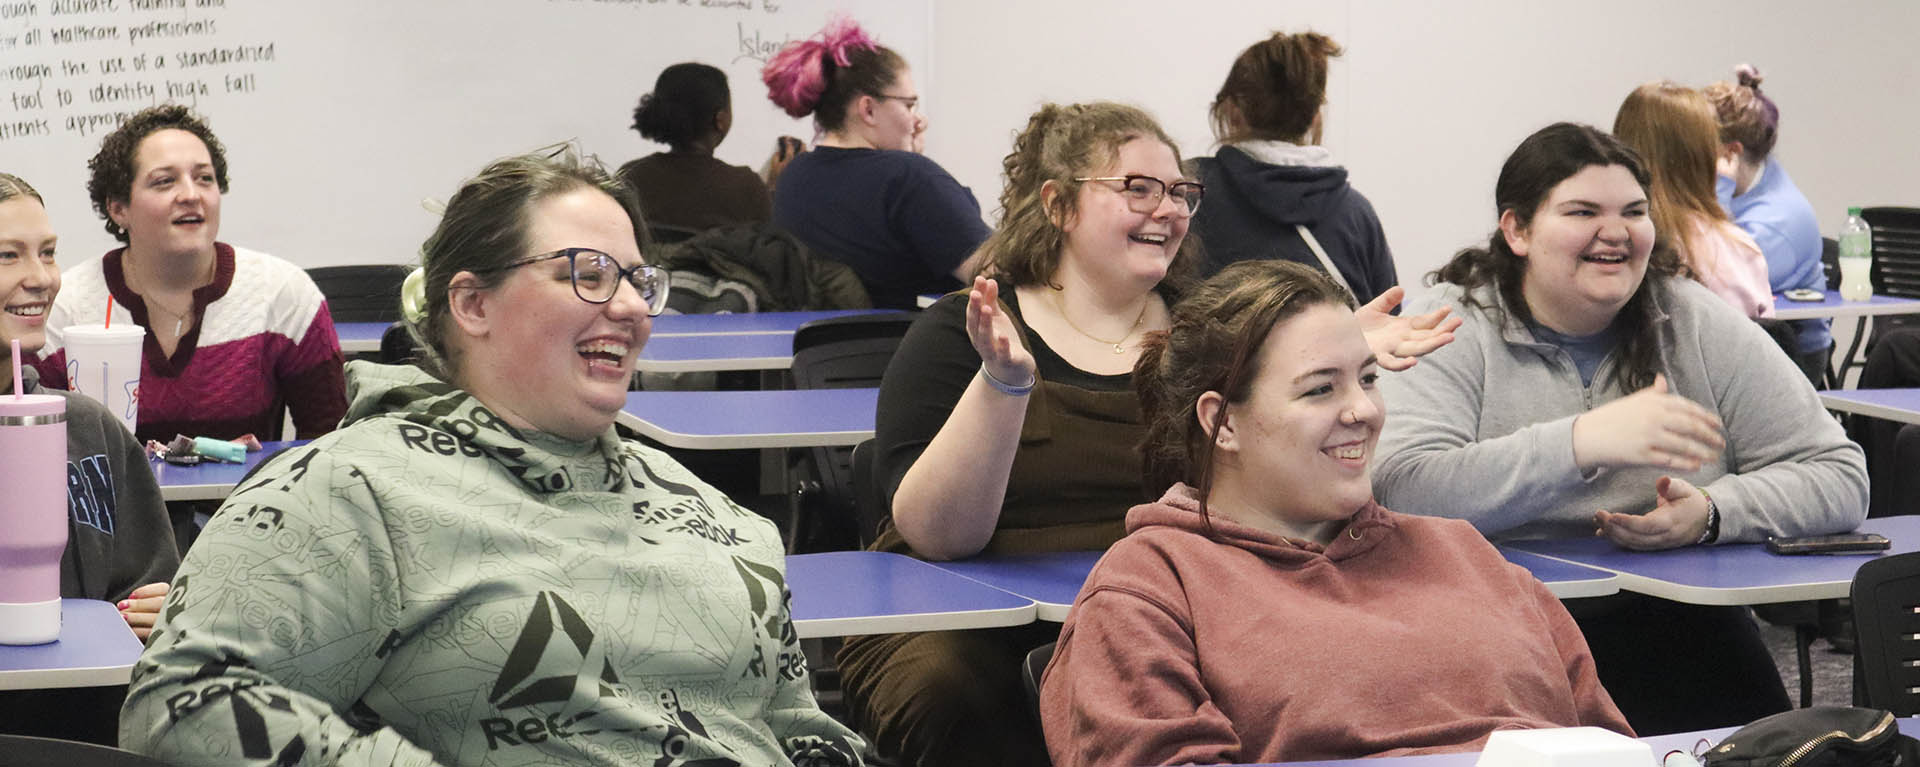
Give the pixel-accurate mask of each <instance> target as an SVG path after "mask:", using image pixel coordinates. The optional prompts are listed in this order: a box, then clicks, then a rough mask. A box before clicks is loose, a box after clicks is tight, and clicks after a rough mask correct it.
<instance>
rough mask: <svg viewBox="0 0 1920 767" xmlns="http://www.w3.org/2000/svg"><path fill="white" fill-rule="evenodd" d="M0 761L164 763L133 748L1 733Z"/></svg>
mask: <svg viewBox="0 0 1920 767" xmlns="http://www.w3.org/2000/svg"><path fill="white" fill-rule="evenodd" d="M0 764H5V765H8V767H79V766H80V765H86V767H167V763H166V762H163V761H160V760H158V759H154V758H153V757H149V756H141V755H140V754H136V753H134V752H132V751H122V750H120V749H117V748H109V747H107V746H96V745H94V744H92V743H80V742H78V741H71V740H54V739H53V738H32V737H28V736H25V735H0Z"/></svg>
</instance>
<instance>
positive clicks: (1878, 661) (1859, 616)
mask: <svg viewBox="0 0 1920 767" xmlns="http://www.w3.org/2000/svg"><path fill="white" fill-rule="evenodd" d="M1852 595H1853V625H1854V631H1855V632H1856V634H1857V635H1858V637H1859V641H1858V643H1857V647H1856V649H1855V652H1854V656H1853V658H1854V664H1855V672H1856V673H1855V674H1854V677H1855V679H1854V683H1855V684H1856V685H1857V686H1858V691H1857V692H1856V695H1855V696H1854V697H1855V698H1856V700H1857V701H1858V702H1859V703H1860V704H1862V705H1866V706H1871V707H1873V708H1884V709H1886V710H1888V711H1892V712H1893V713H1894V715H1895V716H1913V715H1914V714H1916V713H1920V552H1909V553H1906V554H1894V555H1890V556H1883V557H1880V558H1878V559H1874V560H1872V561H1869V562H1867V563H1866V564H1863V565H1861V566H1860V570H1859V571H1858V572H1855V573H1854V575H1853V594H1852Z"/></svg>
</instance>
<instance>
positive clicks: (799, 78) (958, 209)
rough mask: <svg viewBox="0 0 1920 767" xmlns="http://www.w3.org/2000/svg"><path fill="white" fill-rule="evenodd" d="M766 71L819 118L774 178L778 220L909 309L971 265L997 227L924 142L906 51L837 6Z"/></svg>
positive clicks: (799, 108)
mask: <svg viewBox="0 0 1920 767" xmlns="http://www.w3.org/2000/svg"><path fill="white" fill-rule="evenodd" d="M760 77H761V80H762V81H764V82H765V83H766V84H767V98H769V99H771V100H772V101H773V103H774V104H775V105H777V106H779V107H780V108H781V109H782V110H784V111H785V112H786V113H787V114H789V115H792V116H794V117H806V116H807V115H813V119H814V124H815V126H816V127H817V129H818V133H817V139H816V141H815V145H814V148H813V150H812V151H809V152H806V153H804V154H802V155H800V156H799V157H796V158H794V160H793V161H792V163H791V164H789V165H788V166H787V168H786V169H785V170H784V171H783V172H782V173H781V175H780V179H779V182H778V185H777V186H776V187H775V188H774V198H773V223H774V225H775V226H778V227H780V228H783V229H786V230H787V231H790V232H792V233H793V234H794V236H796V237H798V238H800V241H801V242H803V243H805V244H806V245H807V247H809V248H812V249H813V250H814V251H816V252H818V253H820V254H822V255H824V256H826V257H827V258H831V259H833V260H835V261H839V262H841V263H843V264H846V265H847V266H848V267H850V268H852V269H853V271H854V273H855V274H858V275H860V281H861V282H862V283H863V284H865V285H866V288H867V293H868V294H870V295H871V296H872V297H873V303H874V305H875V306H879V307H884V308H899V309H910V308H913V306H914V298H915V296H916V295H918V294H921V293H945V292H948V291H952V290H956V289H959V288H960V287H961V285H962V281H963V280H966V279H969V278H971V277H972V276H973V272H974V271H975V270H974V264H973V259H972V255H973V251H974V249H975V248H977V247H979V245H980V243H981V242H983V241H985V240H986V239H987V234H988V229H987V225H986V222H985V221H984V220H982V218H981V215H980V203H979V201H978V200H975V199H974V197H973V193H972V192H971V191H968V189H967V188H966V187H964V186H961V185H960V182H958V181H956V180H954V178H953V176H952V175H951V174H949V173H947V172H946V170H945V169H943V168H941V167H940V165H939V164H938V163H935V162H934V161H932V160H930V159H927V158H926V157H923V156H921V155H920V154H919V153H918V151H917V150H918V148H919V147H920V145H921V144H920V140H921V137H922V135H923V134H924V133H925V131H926V129H927V119H926V117H925V116H924V115H922V114H921V112H920V92H919V90H918V89H917V88H915V87H914V82H913V73H912V71H910V70H909V69H908V67H907V62H906V60H905V59H903V58H901V57H900V54H898V53H895V52H893V51H892V50H890V49H888V48H887V47H886V46H883V45H881V44H879V43H878V42H875V41H874V40H873V38H872V37H870V36H868V35H867V33H866V32H865V31H864V30H862V29H860V25H858V24H856V23H854V21H853V20H852V19H848V18H845V17H840V18H836V19H834V20H833V21H831V22H828V23H827V26H826V28H825V29H823V30H821V31H820V34H818V35H815V36H813V37H810V38H808V39H806V40H800V41H796V42H793V43H789V44H788V45H787V46H786V47H784V48H782V49H780V51H779V52H778V53H776V54H775V55H774V57H773V59H772V60H770V61H768V62H767V66H766V68H764V69H762V70H761V73H760Z"/></svg>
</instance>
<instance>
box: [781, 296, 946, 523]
mask: <svg viewBox="0 0 1920 767" xmlns="http://www.w3.org/2000/svg"><path fill="white" fill-rule="evenodd" d="M913 318H914V315H912V314H905V313H899V312H886V313H876V314H860V315H850V316H846V317H834V318H831V319H824V320H815V321H813V322H809V323H807V324H805V325H802V326H800V328H799V329H798V330H795V331H794V334H793V367H792V372H793V382H794V387H795V388H799V389H847V388H857V387H866V386H879V385H880V379H881V377H882V376H883V375H884V374H885V373H886V372H887V363H889V362H891V361H892V360H893V353H894V350H896V349H898V348H900V340H901V338H902V337H903V336H905V335H906V332H907V327H908V326H909V325H911V324H912V323H913ZM868 473H869V474H871V466H869V468H868ZM793 476H795V477H796V478H797V486H796V487H795V488H794V493H793V498H794V501H793V509H792V511H793V514H792V517H791V522H792V528H791V530H790V531H789V533H790V534H789V537H788V539H787V540H788V545H789V548H790V549H791V550H792V551H794V552H795V553H806V552H813V551H840V550H845V549H851V548H854V547H856V546H862V545H865V544H866V543H869V542H871V541H872V537H873V536H874V535H875V534H876V533H875V531H876V530H877V528H878V526H879V522H878V517H879V516H881V515H884V512H883V511H877V510H872V509H867V510H863V509H862V508H861V496H862V495H866V494H867V491H865V490H863V489H861V486H860V484H859V483H857V482H856V479H855V470H854V449H853V448H849V447H815V448H808V449H806V450H805V451H803V452H802V453H801V454H800V456H799V458H798V465H796V466H795V467H794V474H793ZM867 484H869V485H871V484H872V479H871V478H870V477H869V479H868V480H867ZM868 502H869V503H872V502H873V501H872V500H869V501H868ZM869 516H871V517H872V519H871V520H869V519H868V517H869ZM869 522H871V524H869Z"/></svg>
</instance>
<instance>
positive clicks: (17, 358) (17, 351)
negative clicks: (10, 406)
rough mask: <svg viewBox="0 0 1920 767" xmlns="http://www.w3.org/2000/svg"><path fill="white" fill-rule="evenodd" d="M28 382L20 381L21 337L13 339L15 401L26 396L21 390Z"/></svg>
mask: <svg viewBox="0 0 1920 767" xmlns="http://www.w3.org/2000/svg"><path fill="white" fill-rule="evenodd" d="M25 386H26V384H24V383H21V382H20V339H18V338H16V339H13V399H14V401H15V402H18V401H20V398H21V397H23V396H26V395H24V394H22V393H21V390H22V389H23V388H24V387H25Z"/></svg>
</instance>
